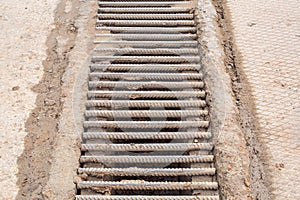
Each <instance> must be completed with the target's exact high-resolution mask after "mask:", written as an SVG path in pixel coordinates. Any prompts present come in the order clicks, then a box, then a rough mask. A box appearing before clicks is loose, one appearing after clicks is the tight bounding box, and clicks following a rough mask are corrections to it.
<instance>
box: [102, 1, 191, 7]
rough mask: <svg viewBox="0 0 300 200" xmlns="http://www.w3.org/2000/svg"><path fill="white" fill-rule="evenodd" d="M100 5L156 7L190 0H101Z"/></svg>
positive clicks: (181, 3)
mask: <svg viewBox="0 0 300 200" xmlns="http://www.w3.org/2000/svg"><path fill="white" fill-rule="evenodd" d="M98 3H99V5H100V6H102V7H103V6H114V7H146V6H149V7H154V6H170V5H188V4H190V3H191V2H188V1H171V2H170V1H159V2H154V1H148V2H147V1H127V2H126V1H119V2H118V1H99V2H98Z"/></svg>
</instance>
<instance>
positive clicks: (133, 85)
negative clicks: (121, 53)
mask: <svg viewBox="0 0 300 200" xmlns="http://www.w3.org/2000/svg"><path fill="white" fill-rule="evenodd" d="M203 86H204V83H203V82H202V81H189V82H165V81H164V82H162V81H155V82H153V81H151V82H149V81H90V82H89V87H90V88H91V89H92V88H114V90H118V89H122V88H127V89H145V88H150V89H161V88H168V89H172V90H174V89H176V90H179V89H187V88H198V89H201V88H203Z"/></svg>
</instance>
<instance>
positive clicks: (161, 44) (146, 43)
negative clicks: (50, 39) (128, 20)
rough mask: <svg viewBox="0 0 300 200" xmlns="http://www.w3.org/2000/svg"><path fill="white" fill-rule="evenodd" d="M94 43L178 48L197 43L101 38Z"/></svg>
mask: <svg viewBox="0 0 300 200" xmlns="http://www.w3.org/2000/svg"><path fill="white" fill-rule="evenodd" d="M94 43H95V44H99V45H101V47H103V45H115V46H117V47H127V48H128V47H135V48H137V47H143V48H154V47H156V48H159V47H161V48H169V47H170V48H180V47H196V46H197V45H198V43H197V42H196V41H124V40H120V41H115V40H107V41H105V40H103V41H102V40H101V41H97V40H96V41H94Z"/></svg>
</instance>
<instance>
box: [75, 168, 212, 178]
mask: <svg viewBox="0 0 300 200" xmlns="http://www.w3.org/2000/svg"><path fill="white" fill-rule="evenodd" d="M78 172H79V173H80V174H88V175H92V176H103V175H112V176H206V175H208V176H212V175H214V174H215V173H216V169H215V168H137V167H132V168H79V170H78Z"/></svg>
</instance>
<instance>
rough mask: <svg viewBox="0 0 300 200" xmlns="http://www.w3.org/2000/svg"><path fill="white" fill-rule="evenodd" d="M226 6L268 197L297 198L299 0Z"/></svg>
mask: <svg viewBox="0 0 300 200" xmlns="http://www.w3.org/2000/svg"><path fill="white" fill-rule="evenodd" d="M227 6H228V9H229V12H230V14H231V17H232V25H233V33H234V35H235V39H236V45H237V48H238V50H239V52H240V53H241V56H242V68H243V70H244V73H245V75H246V78H247V79H248V82H249V84H250V86H251V88H252V95H253V96H254V99H255V103H256V112H257V115H256V117H257V119H258V122H259V125H260V131H259V135H258V138H259V140H260V141H261V142H262V146H263V147H264V151H263V152H262V154H263V157H264V161H263V162H264V164H265V169H266V170H265V171H266V173H267V179H269V183H270V192H271V199H300V192H299V191H300V185H299V182H300V176H299V167H300V81H299V80H300V1H299V0H289V1H286V0H266V1H261V0H239V1H237V0H228V5H227ZM249 95H250V94H249Z"/></svg>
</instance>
